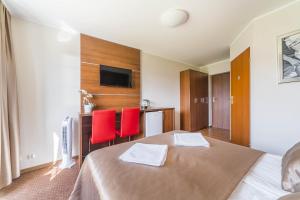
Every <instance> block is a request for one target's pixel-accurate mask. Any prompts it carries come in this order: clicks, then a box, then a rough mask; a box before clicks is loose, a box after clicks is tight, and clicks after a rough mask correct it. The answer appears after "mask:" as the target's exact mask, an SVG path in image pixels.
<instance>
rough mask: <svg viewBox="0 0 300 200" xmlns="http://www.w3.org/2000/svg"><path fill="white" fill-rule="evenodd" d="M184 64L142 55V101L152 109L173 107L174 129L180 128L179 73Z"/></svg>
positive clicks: (186, 67) (184, 66) (184, 67)
mask: <svg viewBox="0 0 300 200" xmlns="http://www.w3.org/2000/svg"><path fill="white" fill-rule="evenodd" d="M188 68H191V67H189V66H186V65H185V64H182V63H178V62H174V61H170V60H167V59H164V58H161V57H157V56H153V55H149V54H146V53H142V55H141V73H142V79H141V84H142V91H141V92H142V99H149V100H150V101H151V105H152V106H154V107H175V112H176V113H175V128H176V129H179V128H180V71H183V70H186V69H188Z"/></svg>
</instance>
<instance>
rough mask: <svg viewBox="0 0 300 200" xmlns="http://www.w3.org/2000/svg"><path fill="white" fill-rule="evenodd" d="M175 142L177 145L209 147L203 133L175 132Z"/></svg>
mask: <svg viewBox="0 0 300 200" xmlns="http://www.w3.org/2000/svg"><path fill="white" fill-rule="evenodd" d="M174 144H175V145H176V146H189V147H209V143H208V142H207V140H206V139H205V138H204V137H203V136H202V134H201V133H175V134H174Z"/></svg>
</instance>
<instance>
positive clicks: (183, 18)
mask: <svg viewBox="0 0 300 200" xmlns="http://www.w3.org/2000/svg"><path fill="white" fill-rule="evenodd" d="M188 19H189V13H188V12H187V11H185V10H181V9H169V10H167V11H166V12H164V13H163V14H162V15H161V18H160V20H161V23H162V24H163V25H165V26H168V27H177V26H179V25H182V24H184V23H186V22H187V20H188Z"/></svg>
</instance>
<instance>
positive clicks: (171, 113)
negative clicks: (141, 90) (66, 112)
mask: <svg viewBox="0 0 300 200" xmlns="http://www.w3.org/2000/svg"><path fill="white" fill-rule="evenodd" d="M156 111H162V112H163V133H165V132H169V131H173V130H174V129H175V109H174V108H149V109H146V110H141V115H140V116H141V118H140V129H141V131H140V134H139V135H136V136H134V137H133V138H132V140H135V139H140V138H143V137H144V132H145V130H144V127H145V125H144V124H145V113H147V112H156ZM120 116H121V113H120V112H117V116H116V128H117V129H118V128H119V127H120ZM79 131H80V154H79V162H80V165H81V164H82V162H83V160H84V158H85V157H86V156H87V155H88V154H89V138H90V136H91V133H92V115H91V114H79ZM127 141H128V138H120V137H117V138H116V140H115V144H120V143H123V142H127ZM106 146H108V142H107V143H101V144H95V145H92V146H91V151H93V150H96V149H100V148H103V147H106Z"/></svg>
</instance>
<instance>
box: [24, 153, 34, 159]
mask: <svg viewBox="0 0 300 200" xmlns="http://www.w3.org/2000/svg"><path fill="white" fill-rule="evenodd" d="M26 157H27V160H31V159H34V158H35V157H36V155H35V154H34V153H32V154H28V155H27V156H26Z"/></svg>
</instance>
